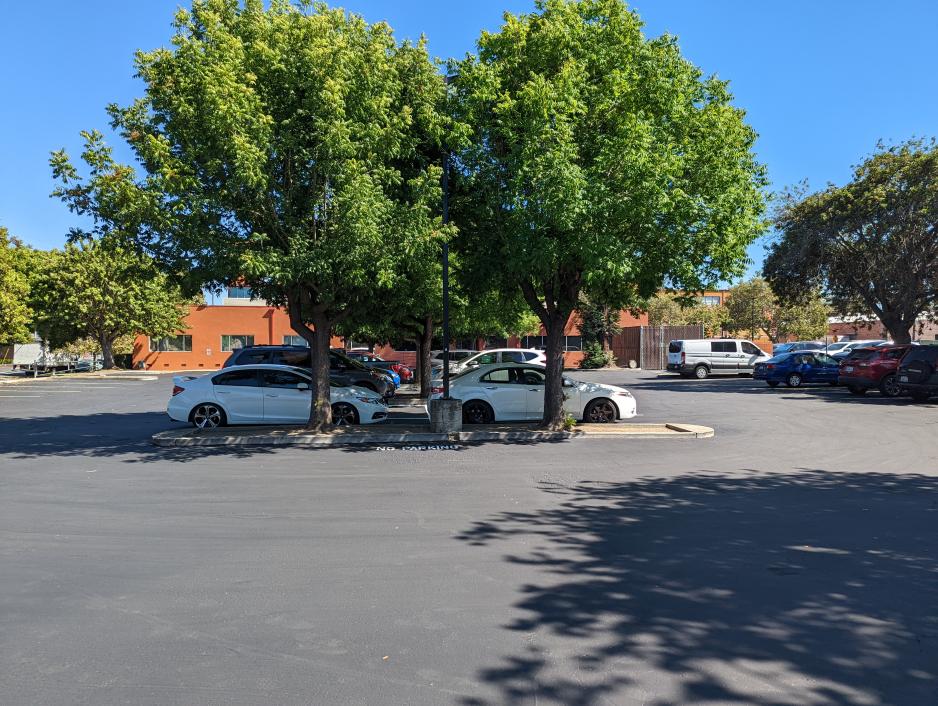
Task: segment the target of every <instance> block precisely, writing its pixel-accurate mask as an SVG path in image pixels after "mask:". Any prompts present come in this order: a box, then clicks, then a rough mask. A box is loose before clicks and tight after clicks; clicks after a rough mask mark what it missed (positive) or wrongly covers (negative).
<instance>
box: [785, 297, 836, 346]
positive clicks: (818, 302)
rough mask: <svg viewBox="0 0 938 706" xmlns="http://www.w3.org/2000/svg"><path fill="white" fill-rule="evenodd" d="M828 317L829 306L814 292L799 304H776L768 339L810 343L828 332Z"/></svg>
mask: <svg viewBox="0 0 938 706" xmlns="http://www.w3.org/2000/svg"><path fill="white" fill-rule="evenodd" d="M829 316H830V306H829V305H828V304H827V302H826V301H824V298H823V297H822V296H821V295H820V294H818V293H816V292H815V293H814V294H813V295H812V296H810V297H808V298H807V299H806V300H803V301H800V302H796V303H792V304H783V303H778V304H777V305H776V307H775V312H774V314H773V316H772V331H771V336H770V337H771V339H772V340H773V341H783V340H795V341H811V340H815V339H821V338H824V337H825V336H826V335H827V331H828V325H827V319H828V317H829Z"/></svg>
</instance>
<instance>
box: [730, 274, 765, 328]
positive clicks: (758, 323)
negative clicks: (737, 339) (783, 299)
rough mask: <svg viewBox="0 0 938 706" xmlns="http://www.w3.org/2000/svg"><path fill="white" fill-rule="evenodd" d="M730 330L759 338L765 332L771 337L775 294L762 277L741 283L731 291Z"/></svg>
mask: <svg viewBox="0 0 938 706" xmlns="http://www.w3.org/2000/svg"><path fill="white" fill-rule="evenodd" d="M726 311H727V314H728V315H729V321H728V323H727V325H728V328H729V329H730V331H732V332H733V333H736V334H739V335H748V336H749V337H750V338H757V337H758V336H759V335H761V334H762V333H763V332H764V333H765V334H766V335H769V336H771V331H772V320H773V318H774V317H775V294H774V293H773V292H772V288H771V287H770V286H769V283H768V282H766V281H765V280H764V279H762V278H761V277H754V278H753V279H751V280H749V281H748V282H741V283H740V284H737V285H736V286H735V287H733V288H731V289H730V293H729V297H728V298H727V300H726Z"/></svg>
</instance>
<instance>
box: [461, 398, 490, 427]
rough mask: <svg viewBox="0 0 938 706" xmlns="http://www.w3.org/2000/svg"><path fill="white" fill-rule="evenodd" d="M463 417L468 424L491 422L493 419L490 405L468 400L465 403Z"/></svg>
mask: <svg viewBox="0 0 938 706" xmlns="http://www.w3.org/2000/svg"><path fill="white" fill-rule="evenodd" d="M462 417H463V421H464V422H465V423H466V424H489V423H491V421H492V413H491V412H490V411H489V408H488V405H486V404H484V403H482V402H467V403H466V404H465V405H463V408H462Z"/></svg>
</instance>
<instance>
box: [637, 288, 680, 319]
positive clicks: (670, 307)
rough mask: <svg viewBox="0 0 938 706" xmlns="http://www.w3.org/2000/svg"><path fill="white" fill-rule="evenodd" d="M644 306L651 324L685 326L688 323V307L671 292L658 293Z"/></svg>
mask: <svg viewBox="0 0 938 706" xmlns="http://www.w3.org/2000/svg"><path fill="white" fill-rule="evenodd" d="M643 308H644V309H645V312H646V313H647V314H648V325H649V326H683V325H684V324H686V323H687V309H686V308H685V307H683V306H681V303H680V302H679V301H678V300H677V299H676V298H675V297H674V296H673V295H671V294H663V293H659V294H656V295H655V296H653V297H651V298H650V299H649V300H648V303H647V304H646V305H645V306H644V307H643Z"/></svg>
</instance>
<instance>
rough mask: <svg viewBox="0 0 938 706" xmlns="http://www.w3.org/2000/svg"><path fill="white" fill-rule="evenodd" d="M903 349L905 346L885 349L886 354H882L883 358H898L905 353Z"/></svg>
mask: <svg viewBox="0 0 938 706" xmlns="http://www.w3.org/2000/svg"><path fill="white" fill-rule="evenodd" d="M905 351H906V349H905V348H893V349H892V350H888V351H886V355H884V356H883V358H885V359H886V360H899V359H900V358H901V357H902V356H904V355H905Z"/></svg>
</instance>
